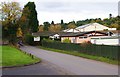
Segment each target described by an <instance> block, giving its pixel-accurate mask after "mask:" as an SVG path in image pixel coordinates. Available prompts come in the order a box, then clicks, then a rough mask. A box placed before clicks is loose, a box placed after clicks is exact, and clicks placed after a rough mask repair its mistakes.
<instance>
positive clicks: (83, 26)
mask: <svg viewBox="0 0 120 77" xmlns="http://www.w3.org/2000/svg"><path fill="white" fill-rule="evenodd" d="M93 25H95V26H104V25H101V24H99V23H90V24H86V25H82V26H79V27H77V28H76V29H83V28H85V27H88V26H93ZM105 27H106V26H105ZM107 28H108V27H107Z"/></svg>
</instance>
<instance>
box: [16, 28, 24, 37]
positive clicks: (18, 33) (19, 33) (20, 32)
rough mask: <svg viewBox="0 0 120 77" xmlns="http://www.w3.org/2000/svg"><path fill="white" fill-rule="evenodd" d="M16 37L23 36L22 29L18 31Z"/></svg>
mask: <svg viewBox="0 0 120 77" xmlns="http://www.w3.org/2000/svg"><path fill="white" fill-rule="evenodd" d="M16 35H17V37H22V36H23V33H22V30H21V28H20V27H19V28H18V29H17V32H16Z"/></svg>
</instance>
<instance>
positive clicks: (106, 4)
mask: <svg viewBox="0 0 120 77" xmlns="http://www.w3.org/2000/svg"><path fill="white" fill-rule="evenodd" d="M2 1H8V0H2ZM9 1H17V2H19V3H20V5H21V7H22V8H23V7H24V5H25V4H27V2H29V1H34V2H35V4H36V10H37V13H38V20H39V23H40V24H42V23H43V22H45V21H49V22H51V21H52V20H53V21H55V22H56V23H58V22H60V20H61V19H63V20H64V21H65V22H69V21H72V20H76V21H77V20H81V19H82V20H83V19H90V18H106V17H108V16H109V14H110V13H111V14H113V16H117V13H118V5H117V4H118V3H117V2H118V0H9ZM0 2H1V1H0Z"/></svg>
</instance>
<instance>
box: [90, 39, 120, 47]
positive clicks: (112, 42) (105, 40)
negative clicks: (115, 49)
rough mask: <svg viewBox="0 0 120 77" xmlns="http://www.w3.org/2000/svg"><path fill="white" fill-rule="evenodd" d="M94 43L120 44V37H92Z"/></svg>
mask: <svg viewBox="0 0 120 77" xmlns="http://www.w3.org/2000/svg"><path fill="white" fill-rule="evenodd" d="M91 43H92V44H103V45H120V39H118V38H116V39H113V38H112V39H107V38H106V39H91Z"/></svg>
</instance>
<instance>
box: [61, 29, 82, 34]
mask: <svg viewBox="0 0 120 77" xmlns="http://www.w3.org/2000/svg"><path fill="white" fill-rule="evenodd" d="M63 32H74V33H75V32H80V31H79V30H78V29H66V30H63Z"/></svg>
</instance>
